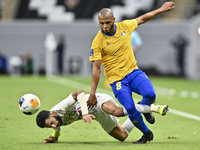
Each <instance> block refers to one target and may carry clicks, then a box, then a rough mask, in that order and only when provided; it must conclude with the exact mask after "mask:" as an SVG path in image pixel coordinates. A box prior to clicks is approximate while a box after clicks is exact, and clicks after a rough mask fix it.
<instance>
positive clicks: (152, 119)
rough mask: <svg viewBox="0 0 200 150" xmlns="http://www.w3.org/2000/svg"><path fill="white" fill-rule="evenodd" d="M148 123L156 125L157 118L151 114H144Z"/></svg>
mask: <svg viewBox="0 0 200 150" xmlns="http://www.w3.org/2000/svg"><path fill="white" fill-rule="evenodd" d="M143 115H144V117H145V119H146V121H147V122H148V123H150V124H154V123H155V117H154V115H153V114H152V113H151V112H150V113H143Z"/></svg>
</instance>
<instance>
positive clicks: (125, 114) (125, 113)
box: [123, 107, 127, 116]
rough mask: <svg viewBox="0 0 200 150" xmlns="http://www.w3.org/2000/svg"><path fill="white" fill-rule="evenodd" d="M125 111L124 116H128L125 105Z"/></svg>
mask: <svg viewBox="0 0 200 150" xmlns="http://www.w3.org/2000/svg"><path fill="white" fill-rule="evenodd" d="M123 112H124V116H127V111H126V109H125V108H124V107H123Z"/></svg>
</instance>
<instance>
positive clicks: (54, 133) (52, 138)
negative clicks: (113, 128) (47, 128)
mask: <svg viewBox="0 0 200 150" xmlns="http://www.w3.org/2000/svg"><path fill="white" fill-rule="evenodd" d="M59 136H60V130H58V131H55V130H53V129H52V134H51V136H50V137H49V138H48V139H44V144H45V143H56V142H58V137H59Z"/></svg>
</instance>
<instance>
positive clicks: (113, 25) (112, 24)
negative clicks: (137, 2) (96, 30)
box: [110, 23, 114, 31]
mask: <svg viewBox="0 0 200 150" xmlns="http://www.w3.org/2000/svg"><path fill="white" fill-rule="evenodd" d="M113 27H114V23H113V24H112V26H111V28H110V31H112V30H113Z"/></svg>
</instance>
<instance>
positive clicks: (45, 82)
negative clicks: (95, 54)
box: [0, 76, 200, 150]
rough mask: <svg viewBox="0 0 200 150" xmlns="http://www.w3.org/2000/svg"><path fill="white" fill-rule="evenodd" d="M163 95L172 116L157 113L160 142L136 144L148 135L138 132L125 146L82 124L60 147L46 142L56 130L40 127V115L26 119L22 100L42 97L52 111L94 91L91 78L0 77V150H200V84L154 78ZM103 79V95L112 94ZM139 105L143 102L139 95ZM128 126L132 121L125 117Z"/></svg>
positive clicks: (67, 132)
mask: <svg viewBox="0 0 200 150" xmlns="http://www.w3.org/2000/svg"><path fill="white" fill-rule="evenodd" d="M150 79H151V81H152V83H153V85H154V87H155V91H156V93H157V100H156V101H157V104H168V105H169V109H170V111H169V113H168V114H167V115H166V116H161V115H159V114H155V118H156V122H155V124H153V125H151V124H148V123H147V125H148V127H149V128H150V129H151V130H152V131H153V133H154V140H153V141H151V142H147V143H146V144H142V145H141V144H139V145H135V144H132V142H133V141H135V140H138V139H139V138H140V137H141V136H142V134H141V132H140V131H139V130H138V129H136V128H134V129H133V130H132V132H131V133H130V135H129V137H128V138H127V139H126V140H125V141H124V142H119V141H117V140H115V139H114V138H112V137H110V136H109V135H108V134H107V133H106V132H105V131H104V130H103V129H102V128H101V126H100V125H99V124H98V122H95V121H93V122H92V123H91V124H89V123H84V122H83V121H82V120H80V121H77V122H75V123H73V124H71V125H69V126H64V127H62V131H61V136H60V137H59V142H58V143H52V144H43V139H45V138H48V137H49V136H50V135H51V129H41V128H39V127H37V126H36V123H35V118H36V115H37V113H36V114H34V115H31V116H27V115H24V114H23V113H22V112H21V111H20V110H19V108H18V102H19V99H20V97H21V96H22V95H24V94H26V93H33V94H36V95H37V96H38V97H39V98H40V101H41V107H40V110H43V109H45V110H49V109H50V108H51V107H52V106H54V105H55V104H57V103H58V102H59V101H61V100H62V99H64V98H66V97H67V96H68V95H69V94H70V93H72V92H74V91H76V90H78V89H84V90H85V93H89V91H90V82H91V78H90V77H73V76H66V77H61V78H50V79H48V78H46V77H44V76H38V77H31V76H23V77H9V76H0V102H1V103H0V150H29V149H32V150H50V149H51V150H59V149H68V150H89V149H91V150H112V149H113V150H130V149H135V150H146V149H148V150H188V149H190V150H199V149H200V120H199V118H200V111H199V108H200V81H192V80H187V79H181V78H170V77H150ZM104 82H105V78H101V80H100V83H99V86H98V92H105V93H108V94H111V95H112V96H113V94H112V91H111V89H107V88H105V86H104ZM133 98H134V100H135V102H137V101H138V100H139V99H141V97H140V96H138V95H136V94H133ZM119 119H120V124H122V123H123V122H124V121H125V120H126V119H127V117H123V118H119Z"/></svg>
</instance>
